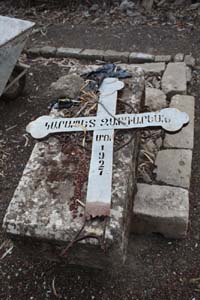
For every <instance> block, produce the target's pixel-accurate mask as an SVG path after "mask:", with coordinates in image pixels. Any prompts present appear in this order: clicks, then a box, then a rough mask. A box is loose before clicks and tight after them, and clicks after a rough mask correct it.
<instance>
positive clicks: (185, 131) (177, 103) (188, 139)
mask: <svg viewBox="0 0 200 300" xmlns="http://www.w3.org/2000/svg"><path fill="white" fill-rule="evenodd" d="M170 107H172V108H177V109H179V110H180V111H184V112H186V113H187V114H188V115H189V118H190V121H189V124H187V125H186V126H185V127H183V128H182V129H181V130H180V131H179V132H177V133H171V134H170V133H166V134H165V139H164V147H165V148H185V149H193V147H194V110H195V100H194V97H192V96H184V95H176V96H174V97H173V98H172V100H171V103H170Z"/></svg>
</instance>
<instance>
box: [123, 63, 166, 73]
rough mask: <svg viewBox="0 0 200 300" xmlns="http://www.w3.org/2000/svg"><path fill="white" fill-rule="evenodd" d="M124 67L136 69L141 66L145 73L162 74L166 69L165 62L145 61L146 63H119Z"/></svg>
mask: <svg viewBox="0 0 200 300" xmlns="http://www.w3.org/2000/svg"><path fill="white" fill-rule="evenodd" d="M119 65H120V66H121V67H122V68H126V70H129V71H131V70H134V69H135V68H141V69H142V70H143V71H144V72H145V74H147V75H151V74H156V75H161V74H162V73H163V72H164V70H165V63H145V64H128V65H126V64H119Z"/></svg>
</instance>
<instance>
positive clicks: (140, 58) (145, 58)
mask: <svg viewBox="0 0 200 300" xmlns="http://www.w3.org/2000/svg"><path fill="white" fill-rule="evenodd" d="M154 60H155V56H154V55H152V54H146V53H140V52H131V53H130V55H129V60H128V61H129V63H136V64H137V63H146V62H154Z"/></svg>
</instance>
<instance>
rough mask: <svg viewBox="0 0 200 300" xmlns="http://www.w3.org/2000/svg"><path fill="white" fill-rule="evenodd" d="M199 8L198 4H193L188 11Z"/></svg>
mask: <svg viewBox="0 0 200 300" xmlns="http://www.w3.org/2000/svg"><path fill="white" fill-rule="evenodd" d="M199 7H200V3H193V4H191V5H190V10H195V9H197V8H199Z"/></svg>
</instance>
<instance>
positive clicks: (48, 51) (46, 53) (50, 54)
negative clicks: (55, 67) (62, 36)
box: [40, 46, 57, 57]
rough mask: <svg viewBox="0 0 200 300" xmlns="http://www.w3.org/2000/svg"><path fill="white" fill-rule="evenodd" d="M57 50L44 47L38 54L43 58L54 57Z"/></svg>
mask: <svg viewBox="0 0 200 300" xmlns="http://www.w3.org/2000/svg"><path fill="white" fill-rule="evenodd" d="M56 51H57V48H56V47H50V46H45V47H42V48H41V49H40V54H41V55H42V56H44V57H54V56H55V55H56Z"/></svg>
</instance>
